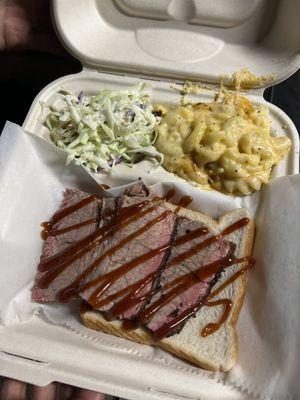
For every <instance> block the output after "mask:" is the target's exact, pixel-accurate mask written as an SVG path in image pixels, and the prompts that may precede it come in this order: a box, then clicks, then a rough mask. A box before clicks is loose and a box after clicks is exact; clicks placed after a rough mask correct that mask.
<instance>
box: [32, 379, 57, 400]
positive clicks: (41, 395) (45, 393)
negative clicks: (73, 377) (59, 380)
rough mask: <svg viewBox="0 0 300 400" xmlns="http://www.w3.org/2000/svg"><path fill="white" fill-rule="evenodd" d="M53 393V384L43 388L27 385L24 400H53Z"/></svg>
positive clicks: (54, 389) (54, 387)
mask: <svg viewBox="0 0 300 400" xmlns="http://www.w3.org/2000/svg"><path fill="white" fill-rule="evenodd" d="M55 393H56V385H55V383H50V384H49V385H47V386H43V387H40V386H34V385H28V388H27V398H26V400H55Z"/></svg>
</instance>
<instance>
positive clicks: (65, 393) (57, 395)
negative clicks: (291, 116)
mask: <svg viewBox="0 0 300 400" xmlns="http://www.w3.org/2000/svg"><path fill="white" fill-rule="evenodd" d="M105 398H106V396H105V395H104V394H101V393H96V392H93V391H92V390H85V389H79V388H75V387H72V386H68V385H62V384H60V383H51V384H50V385H48V386H45V387H39V386H33V385H26V383H23V382H20V381H16V380H13V379H8V378H7V379H4V381H3V385H2V390H1V392H0V399H1V400H105Z"/></svg>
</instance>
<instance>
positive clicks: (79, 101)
mask: <svg viewBox="0 0 300 400" xmlns="http://www.w3.org/2000/svg"><path fill="white" fill-rule="evenodd" d="M77 98H78V104H82V100H83V91H81V92H80V93H79V95H78V97H77Z"/></svg>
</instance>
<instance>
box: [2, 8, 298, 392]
mask: <svg viewBox="0 0 300 400" xmlns="http://www.w3.org/2000/svg"><path fill="white" fill-rule="evenodd" d="M299 13H300V2H298V1H295V0H227V1H224V0H214V1H210V2H209V1H207V0H144V1H141V0H115V1H110V0H87V1H82V0H64V1H59V0H54V1H53V17H54V21H55V24H56V28H57V32H58V34H59V35H60V37H61V38H62V40H63V42H64V44H65V46H66V47H67V49H68V50H69V51H70V52H71V53H72V54H73V55H74V56H75V57H76V58H78V59H80V60H81V62H82V64H83V67H84V68H83V71H82V72H81V73H79V74H76V75H70V76H66V77H63V78H61V79H59V80H57V81H55V82H53V83H51V84H50V85H48V86H47V87H46V88H45V89H43V90H42V91H41V93H40V94H39V95H38V96H37V98H36V99H35V101H34V102H33V104H32V106H31V109H30V111H29V113H28V115H27V118H26V120H25V122H24V124H23V127H24V128H25V129H26V130H28V131H31V132H33V133H34V134H36V135H38V136H42V137H44V138H46V139H49V138H48V137H47V130H46V129H45V128H43V126H42V125H41V124H40V122H38V117H39V115H40V105H39V102H40V101H41V100H42V101H45V102H47V103H48V102H51V101H52V100H54V99H55V97H56V92H57V90H58V89H59V88H61V87H64V88H65V89H67V90H70V91H71V92H75V93H76V92H77V93H79V92H80V91H81V90H83V91H84V92H85V93H86V94H93V93H96V92H97V91H98V90H100V89H101V88H104V87H105V88H112V89H114V88H122V87H125V86H128V85H130V84H132V83H136V82H137V81H138V80H140V79H142V78H143V79H145V80H146V81H148V82H149V83H150V84H151V85H152V98H153V101H164V102H175V101H178V95H176V94H175V93H174V92H172V90H170V87H169V86H170V84H169V83H168V82H164V81H165V80H167V79H174V80H175V81H181V80H184V79H187V78H188V79H199V80H201V81H204V82H214V83H216V82H218V79H219V76H220V75H221V74H226V73H229V74H231V73H232V72H234V71H237V70H239V69H241V68H244V67H248V68H250V70H251V71H253V72H254V73H256V74H257V75H262V74H272V73H275V74H276V82H279V81H281V80H284V79H286V78H287V77H288V76H290V75H291V74H292V73H293V72H295V71H296V70H297V69H298V68H299V66H300V55H299V50H298V49H299V48H300V37H299V34H298V33H299V32H298V16H299ZM99 71H101V72H99ZM130 75H132V76H131V77H130ZM210 97H211V93H209V92H207V93H206V92H205V91H204V92H203V93H202V94H201V97H200V98H201V99H204V100H205V99H209V98H210ZM249 97H250V99H251V100H252V101H254V102H255V103H264V104H267V105H268V107H269V109H270V116H271V120H272V130H273V132H274V134H275V135H287V136H288V137H290V138H291V139H292V142H293V147H292V151H291V152H290V154H289V156H288V157H287V158H286V160H285V161H284V162H282V163H281V164H280V166H278V167H277V168H276V169H275V171H274V176H281V175H286V174H295V173H298V171H299V139H298V133H297V130H296V128H295V126H294V125H293V123H292V121H291V120H290V119H289V118H288V116H287V115H286V114H285V113H284V112H282V111H281V110H280V109H279V108H277V107H275V106H273V105H271V104H269V103H266V102H265V101H264V99H263V97H262V89H260V90H256V91H252V92H251V94H249ZM123 357H124V360H125V359H126V370H124V368H122V358H123ZM118 360H119V362H118V363H116V361H115V359H114V358H113V357H112V356H111V354H110V352H109V351H108V350H107V349H101V351H99V349H96V348H95V346H94V345H93V343H91V342H87V341H85V340H84V338H83V337H81V336H78V335H76V334H74V333H72V332H70V331H67V330H65V329H63V328H60V327H55V326H49V325H48V324H47V323H45V322H43V321H38V320H33V321H32V322H29V323H27V324H25V325H20V326H11V327H1V328H0V373H1V374H2V375H5V376H10V377H14V378H16V379H20V380H24V381H27V382H30V383H34V384H38V385H45V384H47V383H50V382H52V381H61V382H65V383H69V384H74V385H76V386H81V387H86V388H90V389H94V390H97V391H103V392H106V393H110V394H115V395H119V396H124V397H126V398H131V399H143V400H145V399H157V400H159V399H166V400H169V399H170V400H174V399H177V400H180V399H182V400H183V399H192V398H193V399H196V398H197V399H201V400H214V399H218V400H222V399H231V400H235V399H236V400H246V399H251V398H252V397H250V396H248V395H246V394H241V393H240V392H239V391H237V390H235V389H233V388H230V387H225V386H223V385H222V384H221V383H217V382H215V381H212V380H211V379H210V378H206V377H203V378H202V377H201V381H200V380H199V376H198V375H193V374H189V373H184V372H182V371H175V370H172V369H170V368H169V367H168V366H163V365H162V366H159V367H158V366H157V365H156V366H155V369H153V368H152V367H151V365H149V362H147V361H143V360H138V359H135V358H134V357H132V356H128V355H122V354H120V356H119V359H118ZM137 362H138V363H139V367H140V377H143V379H140V377H137V376H136V375H135V376H133V374H132V373H131V369H130V363H132V365H136V363H137ZM150 364H151V362H150ZM132 370H133V371H135V370H136V369H135V368H133V369H132ZM149 371H150V372H149ZM167 382H172V385H173V390H172V391H170V390H169V386H168V384H167ZM197 382H199V393H197V397H195V395H191V397H188V395H187V392H185V394H184V395H183V394H182V395H181V393H182V391H181V389H180V388H181V387H183V386H185V387H189V385H191V387H192V386H194V385H195V384H196V383H197ZM203 387H205V395H204V393H202V389H201V388H203ZM198 396H199V397H198Z"/></svg>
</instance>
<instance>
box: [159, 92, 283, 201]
mask: <svg viewBox="0 0 300 400" xmlns="http://www.w3.org/2000/svg"><path fill="white" fill-rule="evenodd" d="M161 109H164V108H163V107H161ZM165 111H166V112H165V113H164V116H163V118H162V121H161V123H160V124H159V126H158V127H157V141H156V147H157V150H158V151H160V152H161V153H163V154H164V164H163V165H164V167H165V168H166V169H167V170H168V171H170V172H173V173H175V174H177V175H179V176H180V177H182V178H184V179H186V180H189V181H193V182H196V183H197V184H200V185H204V186H205V187H211V188H214V189H216V190H219V191H222V192H226V193H232V194H244V195H248V194H251V193H252V192H253V191H255V190H260V188H261V185H262V184H263V183H267V182H268V181H269V178H270V173H271V169H272V167H273V166H274V165H277V164H278V163H279V162H280V161H281V160H282V159H283V158H284V157H285V156H286V155H287V153H288V151H289V149H290V147H291V141H290V139H289V138H287V137H273V136H271V133H270V120H269V110H268V108H267V107H266V106H263V105H259V106H254V105H253V104H251V102H250V101H249V100H248V99H246V98H245V97H243V96H240V95H229V94H227V93H225V94H224V95H223V97H222V98H219V99H218V100H217V101H215V102H211V103H199V104H188V105H186V106H179V107H177V108H173V109H169V110H165Z"/></svg>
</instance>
